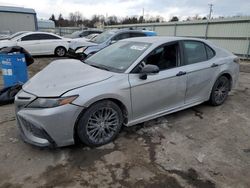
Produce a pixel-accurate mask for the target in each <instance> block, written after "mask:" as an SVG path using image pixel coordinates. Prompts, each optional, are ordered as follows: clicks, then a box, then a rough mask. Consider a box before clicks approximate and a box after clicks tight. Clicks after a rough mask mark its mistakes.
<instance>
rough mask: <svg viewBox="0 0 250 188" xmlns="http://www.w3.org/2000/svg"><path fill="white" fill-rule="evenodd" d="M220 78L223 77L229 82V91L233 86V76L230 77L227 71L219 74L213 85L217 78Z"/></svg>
mask: <svg viewBox="0 0 250 188" xmlns="http://www.w3.org/2000/svg"><path fill="white" fill-rule="evenodd" d="M221 76H225V77H226V78H227V79H228V80H229V81H230V90H231V89H232V84H233V76H232V74H231V73H230V72H228V71H224V72H221V73H220V74H219V75H218V76H217V78H216V79H215V81H214V84H215V82H216V80H218V78H220V77H221ZM214 84H213V85H214Z"/></svg>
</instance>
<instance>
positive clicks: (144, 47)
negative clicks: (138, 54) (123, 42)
mask: <svg viewBox="0 0 250 188" xmlns="http://www.w3.org/2000/svg"><path fill="white" fill-rule="evenodd" d="M147 47H148V46H147V45H144V46H138V45H133V46H131V47H130V49H131V50H139V51H143V50H145V49H146V48H147Z"/></svg>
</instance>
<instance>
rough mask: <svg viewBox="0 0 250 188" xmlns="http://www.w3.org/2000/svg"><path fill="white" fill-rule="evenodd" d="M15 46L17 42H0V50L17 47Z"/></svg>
mask: <svg viewBox="0 0 250 188" xmlns="http://www.w3.org/2000/svg"><path fill="white" fill-rule="evenodd" d="M15 45H16V42H15V41H11V40H1V41H0V48H3V47H10V46H15Z"/></svg>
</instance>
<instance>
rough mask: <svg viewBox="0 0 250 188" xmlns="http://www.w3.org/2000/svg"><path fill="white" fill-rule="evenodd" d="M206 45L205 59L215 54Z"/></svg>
mask: <svg viewBox="0 0 250 188" xmlns="http://www.w3.org/2000/svg"><path fill="white" fill-rule="evenodd" d="M205 46H206V51H207V59H212V58H213V57H214V56H215V53H214V51H213V50H212V49H211V48H210V47H209V46H207V45H205Z"/></svg>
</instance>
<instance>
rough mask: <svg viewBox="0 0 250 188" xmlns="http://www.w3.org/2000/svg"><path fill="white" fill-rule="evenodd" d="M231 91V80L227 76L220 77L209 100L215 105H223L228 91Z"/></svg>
mask: <svg viewBox="0 0 250 188" xmlns="http://www.w3.org/2000/svg"><path fill="white" fill-rule="evenodd" d="M229 91H230V80H229V79H228V78H227V77H225V76H221V77H219V78H218V79H217V80H216V82H215V84H214V86H213V89H212V92H211V96H210V99H209V102H210V104H211V105H213V106H218V105H221V104H223V103H224V102H225V100H226V99H227V96H228V93H229Z"/></svg>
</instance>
